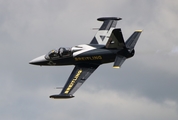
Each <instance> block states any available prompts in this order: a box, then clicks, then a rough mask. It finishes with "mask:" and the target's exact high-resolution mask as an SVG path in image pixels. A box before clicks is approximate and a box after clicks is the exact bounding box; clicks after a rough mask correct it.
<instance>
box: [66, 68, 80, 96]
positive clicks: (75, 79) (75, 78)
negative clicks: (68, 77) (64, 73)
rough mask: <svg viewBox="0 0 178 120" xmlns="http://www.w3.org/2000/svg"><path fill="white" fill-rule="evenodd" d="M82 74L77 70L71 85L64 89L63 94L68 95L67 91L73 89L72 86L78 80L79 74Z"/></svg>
mask: <svg viewBox="0 0 178 120" xmlns="http://www.w3.org/2000/svg"><path fill="white" fill-rule="evenodd" d="M81 73H82V70H79V71H78V72H77V74H76V75H75V77H74V78H73V79H72V81H71V83H70V84H69V86H68V88H67V89H66V91H65V92H64V93H65V94H68V93H69V91H70V90H71V88H72V87H73V85H74V84H75V82H76V81H77V79H78V78H79V76H80V74H81Z"/></svg>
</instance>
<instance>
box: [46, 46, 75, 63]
mask: <svg viewBox="0 0 178 120" xmlns="http://www.w3.org/2000/svg"><path fill="white" fill-rule="evenodd" d="M71 55H72V51H71V48H64V47H60V48H59V49H58V50H55V49H54V50H51V51H49V53H48V54H47V55H46V56H45V58H46V59H47V60H51V59H52V60H54V59H59V58H64V57H70V56H71Z"/></svg>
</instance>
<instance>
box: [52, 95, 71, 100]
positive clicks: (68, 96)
mask: <svg viewBox="0 0 178 120" xmlns="http://www.w3.org/2000/svg"><path fill="white" fill-rule="evenodd" d="M73 97H74V96H73V95H70V94H58V95H51V96H50V98H54V99H68V98H73Z"/></svg>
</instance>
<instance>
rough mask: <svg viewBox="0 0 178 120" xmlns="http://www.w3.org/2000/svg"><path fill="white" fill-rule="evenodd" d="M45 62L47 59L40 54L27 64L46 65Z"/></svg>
mask: <svg viewBox="0 0 178 120" xmlns="http://www.w3.org/2000/svg"><path fill="white" fill-rule="evenodd" d="M47 62H48V61H47V60H46V59H45V55H42V56H40V57H37V58H35V59H33V60H31V61H30V62H29V64H32V65H46V64H47Z"/></svg>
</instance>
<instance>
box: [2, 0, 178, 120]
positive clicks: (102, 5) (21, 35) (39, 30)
mask: <svg viewBox="0 0 178 120" xmlns="http://www.w3.org/2000/svg"><path fill="white" fill-rule="evenodd" d="M177 13H178V1H176V0H174V1H173V0H172V1H168V0H154V1H153V0H134V1H133V0H88V1H87V2H86V1H83V0H75V1H74V0H63V1H61V0H15V1H13V0H0V55H1V57H0V68H1V69H0V119H4V120H49V119H50V120H59V119H60V120H178V93H177V91H178V74H177V72H178V25H177V22H178V15H177ZM103 16H104V17H105V16H113V17H121V18H123V20H122V21H119V22H118V24H117V27H118V28H122V32H123V36H124V38H125V40H126V39H127V38H128V37H129V36H130V35H131V34H132V33H133V32H134V30H137V29H143V33H142V34H141V36H140V38H139V41H138V44H137V45H136V48H135V50H136V54H135V56H134V57H133V58H131V59H128V60H126V62H125V63H124V64H123V65H122V67H121V68H120V69H113V68H112V66H113V63H110V64H105V65H101V66H100V67H99V68H98V69H97V70H96V71H95V72H94V73H93V74H92V75H91V76H90V78H89V79H88V80H87V81H86V82H85V83H84V84H83V86H82V87H81V88H80V89H79V90H78V91H77V92H76V93H75V94H74V96H75V97H74V98H72V99H68V100H53V99H50V98H49V96H50V95H52V94H57V93H59V92H60V90H56V89H54V88H55V87H58V86H63V85H64V84H65V82H66V80H67V79H68V76H69V75H70V73H71V71H72V69H73V67H74V66H62V67H39V66H33V65H29V64H28V62H29V61H30V60H32V59H34V58H36V57H38V56H40V55H43V54H46V53H48V51H50V50H51V49H54V48H59V47H72V46H74V45H78V44H87V43H89V42H90V41H91V40H92V38H93V36H94V35H95V33H96V32H97V31H96V30H92V28H99V27H100V26H101V24H102V23H101V22H98V21H97V20H96V19H97V18H98V17H103Z"/></svg>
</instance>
